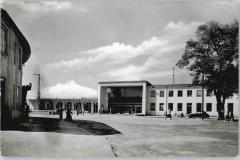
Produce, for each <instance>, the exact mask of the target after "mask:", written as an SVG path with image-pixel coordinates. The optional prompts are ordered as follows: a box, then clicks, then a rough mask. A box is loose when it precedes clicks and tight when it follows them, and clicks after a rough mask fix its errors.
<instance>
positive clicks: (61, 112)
mask: <svg viewBox="0 0 240 160" xmlns="http://www.w3.org/2000/svg"><path fill="white" fill-rule="evenodd" d="M58 114H59V119H60V120H62V119H63V109H62V107H59V108H58Z"/></svg>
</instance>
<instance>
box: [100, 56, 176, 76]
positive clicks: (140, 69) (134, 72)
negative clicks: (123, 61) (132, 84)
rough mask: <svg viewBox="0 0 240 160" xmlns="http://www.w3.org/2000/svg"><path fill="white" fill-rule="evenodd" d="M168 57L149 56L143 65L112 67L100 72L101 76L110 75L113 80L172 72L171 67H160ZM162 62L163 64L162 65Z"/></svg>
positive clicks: (166, 61)
mask: <svg viewBox="0 0 240 160" xmlns="http://www.w3.org/2000/svg"><path fill="white" fill-rule="evenodd" d="M167 63H168V60H167V59H163V60H160V59H156V58H153V57H150V58H148V59H147V60H146V61H145V63H144V64H143V65H133V64H129V65H128V66H126V67H122V68H118V69H112V70H110V71H107V72H103V73H101V74H100V77H110V79H112V80H144V79H149V78H156V77H161V76H168V75H170V74H172V71H171V69H170V68H163V67H162V69H158V67H159V66H161V65H162V66H164V65H167ZM160 64H161V65H160Z"/></svg>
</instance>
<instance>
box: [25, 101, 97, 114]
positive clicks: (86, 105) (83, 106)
mask: <svg viewBox="0 0 240 160" xmlns="http://www.w3.org/2000/svg"><path fill="white" fill-rule="evenodd" d="M27 103H28V105H29V106H30V109H31V110H35V111H36V110H42V111H53V110H57V109H58V108H59V107H61V108H62V109H63V110H66V109H71V110H73V111H76V110H81V111H85V112H86V113H97V112H98V102H97V98H79V99H64V98H42V99H41V100H40V104H39V101H38V99H28V100H27Z"/></svg>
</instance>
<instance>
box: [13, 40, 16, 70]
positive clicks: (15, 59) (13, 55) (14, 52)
mask: <svg viewBox="0 0 240 160" xmlns="http://www.w3.org/2000/svg"><path fill="white" fill-rule="evenodd" d="M13 56H14V59H13V60H14V64H15V65H17V43H14V54H13Z"/></svg>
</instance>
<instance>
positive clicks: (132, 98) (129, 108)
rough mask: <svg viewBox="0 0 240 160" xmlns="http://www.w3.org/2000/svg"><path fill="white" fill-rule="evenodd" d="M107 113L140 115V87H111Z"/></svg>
mask: <svg viewBox="0 0 240 160" xmlns="http://www.w3.org/2000/svg"><path fill="white" fill-rule="evenodd" d="M108 111H109V113H113V114H114V113H121V114H122V113H129V114H134V113H141V112H142V87H111V88H110V93H109V95H108Z"/></svg>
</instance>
